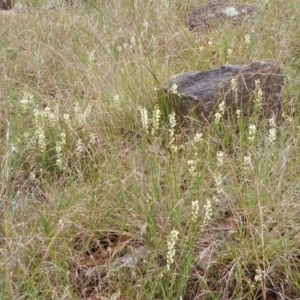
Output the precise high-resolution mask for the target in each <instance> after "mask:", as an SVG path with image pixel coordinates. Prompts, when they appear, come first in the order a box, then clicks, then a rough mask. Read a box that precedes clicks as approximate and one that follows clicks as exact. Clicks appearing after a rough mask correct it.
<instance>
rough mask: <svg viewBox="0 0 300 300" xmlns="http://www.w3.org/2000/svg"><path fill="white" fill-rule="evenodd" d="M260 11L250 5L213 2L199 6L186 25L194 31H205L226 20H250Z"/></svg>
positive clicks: (190, 14)
mask: <svg viewBox="0 0 300 300" xmlns="http://www.w3.org/2000/svg"><path fill="white" fill-rule="evenodd" d="M257 12H259V9H258V8H257V7H255V6H253V5H250V4H242V3H231V2H230V1H220V0H218V1H211V2H209V3H206V4H203V5H200V6H198V7H197V8H196V9H194V10H193V11H191V12H190V13H188V15H187V17H186V24H187V25H188V26H189V28H190V29H192V30H194V31H203V30H205V28H208V27H211V26H213V25H215V24H217V23H222V22H223V21H224V20H226V19H232V20H233V21H236V20H239V19H248V18H249V17H250V16H251V15H253V14H254V13H257Z"/></svg>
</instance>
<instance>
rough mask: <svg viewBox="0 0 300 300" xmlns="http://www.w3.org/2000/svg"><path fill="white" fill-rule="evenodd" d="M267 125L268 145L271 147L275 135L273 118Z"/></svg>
mask: <svg viewBox="0 0 300 300" xmlns="http://www.w3.org/2000/svg"><path fill="white" fill-rule="evenodd" d="M269 124H270V129H269V137H268V139H269V143H270V145H271V146H273V145H274V143H275V141H276V134H277V129H276V123H275V118H274V117H273V118H271V119H270V120H269Z"/></svg>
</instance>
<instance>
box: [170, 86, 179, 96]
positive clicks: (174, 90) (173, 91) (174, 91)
mask: <svg viewBox="0 0 300 300" xmlns="http://www.w3.org/2000/svg"><path fill="white" fill-rule="evenodd" d="M170 92H171V93H172V94H174V95H177V96H180V94H179V92H178V86H177V84H176V83H173V84H172V86H171V89H170Z"/></svg>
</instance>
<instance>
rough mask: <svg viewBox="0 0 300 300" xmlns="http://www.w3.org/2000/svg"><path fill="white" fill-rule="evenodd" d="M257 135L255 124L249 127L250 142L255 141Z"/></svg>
mask: <svg viewBox="0 0 300 300" xmlns="http://www.w3.org/2000/svg"><path fill="white" fill-rule="evenodd" d="M255 134H256V126H255V125H254V124H250V125H249V134H248V140H249V142H251V143H252V142H253V141H254V139H255Z"/></svg>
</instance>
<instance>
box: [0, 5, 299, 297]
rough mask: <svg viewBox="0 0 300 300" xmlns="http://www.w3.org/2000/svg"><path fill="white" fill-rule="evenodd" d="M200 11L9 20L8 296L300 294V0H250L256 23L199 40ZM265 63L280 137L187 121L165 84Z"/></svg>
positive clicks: (5, 121)
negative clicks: (278, 98)
mask: <svg viewBox="0 0 300 300" xmlns="http://www.w3.org/2000/svg"><path fill="white" fill-rule="evenodd" d="M203 2H204V1H194V0H180V1H179V0H173V1H166V0H156V1H151V0H150V1H146V0H122V1H119V0H111V1H108V0H95V2H91V3H90V2H87V3H81V4H78V5H75V6H74V7H72V8H69V7H63V8H59V9H56V10H52V11H46V12H44V11H37V10H34V9H32V10H29V12H28V13H27V14H24V15H20V16H10V17H9V16H4V15H0V44H1V47H0V137H1V144H0V198H1V201H0V205H1V206H0V209H1V211H0V299H101V300H106V299H110V300H113V299H222V300H225V299H299V298H300V252H299V245H300V233H299V229H300V220H299V214H300V202H299V201H300V181H299V178H300V157H299V151H300V141H299V135H300V122H299V92H300V85H299V76H300V42H299V41H300V28H299V22H298V21H299V18H300V11H299V8H298V1H296V0H289V1H281V0H269V1H260V0H255V1H253V3H254V4H256V5H258V6H259V7H260V8H261V10H262V14H261V15H260V16H258V17H257V18H255V19H253V20H251V21H250V22H245V23H241V24H238V25H234V24H232V23H230V22H227V23H225V24H224V26H222V29H221V30H220V28H215V29H211V30H210V31H208V32H206V33H203V34H202V35H198V36H195V35H194V34H193V33H192V32H190V31H189V29H188V28H187V27H186V26H185V24H184V17H185V14H186V13H187V12H188V11H189V10H191V9H193V8H194V7H195V6H196V5H198V4H201V3H203ZM238 2H240V1H238ZM30 4H31V5H32V6H33V7H38V6H39V5H42V3H39V2H33V3H30ZM246 36H247V39H248V40H247V39H245V37H246ZM249 37H250V41H249ZM246 40H247V42H248V41H249V43H247V42H246ZM229 49H231V50H232V53H231V55H228V53H230V51H229V52H228V50H229ZM266 58H272V59H276V60H278V61H279V62H280V63H281V65H282V69H283V72H284V76H285V85H284V89H283V97H284V105H283V110H284V115H283V118H282V121H281V123H280V124H279V125H278V126H273V127H272V126H271V127H272V128H270V126H269V125H268V124H269V120H261V121H259V118H258V116H256V115H253V116H251V118H249V119H243V118H241V119H240V120H239V122H238V123H237V124H232V123H230V122H229V121H221V122H220V123H219V124H212V125H211V126H207V127H206V128H201V127H199V128H195V127H191V128H189V127H183V126H181V124H180V120H179V118H178V115H175V117H174V115H172V107H169V106H168V99H167V98H166V97H164V96H163V95H161V93H160V91H159V89H160V84H161V83H162V82H163V81H164V80H166V79H168V78H169V77H170V76H171V75H173V74H177V73H179V72H182V71H187V70H207V69H210V68H212V67H214V66H219V65H222V64H225V63H227V62H229V63H232V64H242V63H248V62H250V61H252V60H257V59H266ZM251 128H252V129H253V128H255V129H256V131H255V132H254V131H253V130H252V131H251ZM249 129H250V130H249ZM270 129H273V131H270ZM219 199H233V204H230V216H229V218H230V222H229V221H228V218H227V220H225V223H224V220H223V219H222V218H221V217H220V218H219V219H215V216H216V215H217V214H219V213H220V208H219V207H218V205H216V204H217V203H218V200H219ZM227 217H228V216H227ZM225 218H226V216H225ZM212 220H218V221H217V224H215V223H214V224H213V223H212ZM222 222H223V223H222ZM226 222H227V223H226ZM228 222H229V223H228ZM222 224H223V225H222ZM224 224H225V225H226V226H227V227H226V228H227V229H229V231H230V235H228V237H227V238H223V239H222V242H219V245H218V247H217V248H216V250H215V251H214V253H212V255H211V256H210V259H208V260H207V259H206V260H205V261H204V259H203V261H201V259H199V253H200V251H201V249H200V248H201V243H200V242H199V239H200V238H201V237H205V239H206V245H208V246H209V245H212V244H213V243H216V242H218V241H220V240H216V238H215V237H214V236H213V233H212V232H213V231H211V240H210V236H209V232H210V227H213V226H217V227H218V226H219V225H220V226H225V225H224ZM228 226H229V227H228ZM227 231H228V230H227Z"/></svg>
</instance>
